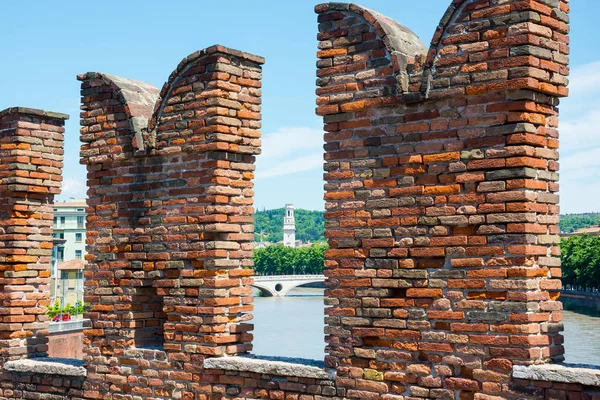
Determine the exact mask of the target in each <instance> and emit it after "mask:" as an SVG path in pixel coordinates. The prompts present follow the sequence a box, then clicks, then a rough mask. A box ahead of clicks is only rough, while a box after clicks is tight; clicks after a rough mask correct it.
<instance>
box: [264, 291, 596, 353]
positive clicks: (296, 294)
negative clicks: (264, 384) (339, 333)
mask: <svg viewBox="0 0 600 400" xmlns="http://www.w3.org/2000/svg"><path fill="white" fill-rule="evenodd" d="M290 293H291V294H292V295H291V296H288V297H283V298H281V297H255V311H254V321H253V322H254V341H253V343H254V351H253V352H254V353H255V354H260V355H268V356H283V357H300V358H309V359H315V360H322V359H323V357H324V355H325V352H324V347H325V342H324V339H323V338H324V336H325V334H324V332H323V329H324V322H323V318H324V316H323V307H324V306H323V296H322V295H323V290H320V289H312V288H296V289H294V290H293V291H292V292H290ZM564 323H565V331H564V336H565V350H566V362H569V363H578V364H595V365H600V318H597V317H590V316H587V315H584V314H579V313H575V312H572V311H564Z"/></svg>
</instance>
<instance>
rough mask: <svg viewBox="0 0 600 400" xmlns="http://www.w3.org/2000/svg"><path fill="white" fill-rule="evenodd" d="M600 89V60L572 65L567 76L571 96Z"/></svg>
mask: <svg viewBox="0 0 600 400" xmlns="http://www.w3.org/2000/svg"><path fill="white" fill-rule="evenodd" d="M599 89H600V61H595V62H591V63H589V64H583V65H580V66H577V67H573V68H572V70H571V75H570V77H569V92H570V94H571V96H580V95H582V94H586V93H595V92H597V91H598V90H599Z"/></svg>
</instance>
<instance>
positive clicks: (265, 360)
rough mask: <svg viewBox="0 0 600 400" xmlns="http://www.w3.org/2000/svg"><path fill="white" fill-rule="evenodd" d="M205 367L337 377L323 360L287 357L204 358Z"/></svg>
mask: <svg viewBox="0 0 600 400" xmlns="http://www.w3.org/2000/svg"><path fill="white" fill-rule="evenodd" d="M204 368H205V369H222V370H226V371H239V372H254V373H258V374H266V375H276V376H293V377H301V378H313V379H329V380H334V379H335V370H333V369H328V368H325V365H324V363H323V362H319V361H315V360H306V359H301V358H287V357H264V356H255V355H252V356H244V357H213V358H207V359H205V360H204Z"/></svg>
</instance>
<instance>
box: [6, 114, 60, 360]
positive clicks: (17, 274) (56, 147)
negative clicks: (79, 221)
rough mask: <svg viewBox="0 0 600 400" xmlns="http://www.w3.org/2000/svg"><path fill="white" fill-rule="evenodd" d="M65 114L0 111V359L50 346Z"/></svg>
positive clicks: (42, 351) (34, 353)
mask: <svg viewBox="0 0 600 400" xmlns="http://www.w3.org/2000/svg"><path fill="white" fill-rule="evenodd" d="M67 118H68V116H67V115H65V114H59V113H53V112H48V111H42V110H36V109H31V108H24V107H15V108H9V109H6V110H4V111H0V271H1V274H2V275H1V278H0V299H1V302H2V305H1V306H0V359H1V360H2V363H4V362H6V361H9V360H13V359H19V358H26V357H35V356H43V355H45V354H46V351H47V349H48V346H47V343H48V339H47V335H48V316H47V315H46V310H45V307H46V306H48V304H49V302H50V290H49V283H50V262H51V259H52V218H53V211H52V203H53V199H54V195H56V194H59V193H60V187H61V181H62V176H61V173H62V167H63V141H64V135H63V134H64V121H65V120H66V119H67Z"/></svg>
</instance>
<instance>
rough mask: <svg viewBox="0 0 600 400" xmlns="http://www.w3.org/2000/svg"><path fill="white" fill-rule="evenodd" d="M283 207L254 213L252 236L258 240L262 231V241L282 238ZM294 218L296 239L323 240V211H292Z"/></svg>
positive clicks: (277, 240)
mask: <svg viewBox="0 0 600 400" xmlns="http://www.w3.org/2000/svg"><path fill="white" fill-rule="evenodd" d="M284 214H285V209H284V208H276V209H274V210H263V211H258V212H256V214H254V238H255V240H256V241H258V242H259V241H260V238H261V232H262V241H263V242H272V243H277V242H279V241H281V240H283V216H284ZM294 217H295V219H296V240H301V241H302V242H305V243H306V242H321V241H324V240H325V236H324V233H325V218H324V217H323V211H311V210H303V209H301V208H299V209H297V210H295V211H294Z"/></svg>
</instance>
